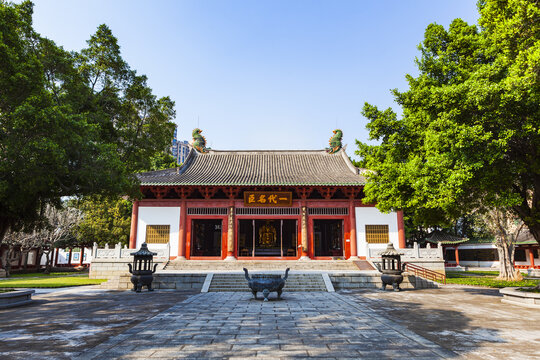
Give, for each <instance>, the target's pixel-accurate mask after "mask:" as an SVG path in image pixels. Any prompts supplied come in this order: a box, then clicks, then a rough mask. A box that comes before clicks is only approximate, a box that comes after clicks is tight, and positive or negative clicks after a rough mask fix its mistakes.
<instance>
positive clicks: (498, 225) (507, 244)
mask: <svg viewBox="0 0 540 360" xmlns="http://www.w3.org/2000/svg"><path fill="white" fill-rule="evenodd" d="M479 217H480V219H481V221H482V223H483V224H485V226H486V227H487V229H488V230H489V232H490V233H491V234H492V235H493V237H494V238H495V246H497V251H498V253H499V263H500V267H499V268H500V271H499V276H498V279H500V280H521V279H522V278H523V277H522V276H521V272H520V271H519V270H517V269H515V268H514V250H515V245H516V240H517V238H518V236H519V234H520V233H521V231H522V230H523V227H524V224H523V221H521V219H519V217H518V216H516V214H515V213H513V212H512V211H509V210H507V209H501V208H490V209H482V210H480V211H479Z"/></svg>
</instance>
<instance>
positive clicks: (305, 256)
mask: <svg viewBox="0 0 540 360" xmlns="http://www.w3.org/2000/svg"><path fill="white" fill-rule="evenodd" d="M300 225H301V234H302V237H301V238H300V239H301V240H300V241H301V244H302V247H301V248H300V260H311V259H310V258H309V247H308V244H309V240H308V219H307V206H306V205H305V203H304V202H302V203H301V221H300Z"/></svg>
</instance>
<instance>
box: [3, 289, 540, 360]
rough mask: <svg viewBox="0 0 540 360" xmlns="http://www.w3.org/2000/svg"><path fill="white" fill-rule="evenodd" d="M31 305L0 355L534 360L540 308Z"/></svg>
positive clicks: (74, 299) (97, 299)
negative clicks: (68, 316) (69, 316)
mask: <svg viewBox="0 0 540 360" xmlns="http://www.w3.org/2000/svg"><path fill="white" fill-rule="evenodd" d="M272 295H274V294H272ZM36 299H37V301H36V304H34V305H30V306H27V307H23V308H19V310H17V311H16V312H15V311H14V310H13V309H12V310H11V311H7V310H2V311H0V318H1V319H2V322H1V323H0V358H2V359H30V358H31V359H34V358H47V359H57V358H58V359H69V358H72V359H117V358H118V359H133V358H136V359H147V358H148V359H153V358H166V359H185V358H199V359H200V358H272V359H278V358H307V357H313V358H339V359H341V358H351V359H352V358H354V359H363V358H368V359H384V358H388V359H394V358H406V359H438V358H452V359H462V358H464V359H469V358H470V359H510V358H511V359H540V353H539V352H538V349H540V312H538V311H536V310H532V309H527V308H519V307H517V306H513V305H507V304H502V303H500V297H499V296H498V293H497V291H496V290H491V289H479V288H452V287H446V288H443V289H430V290H416V291H403V292H401V293H394V292H380V291H377V290H368V289H366V290H361V291H357V292H350V293H347V292H339V293H326V292H314V293H284V299H283V300H281V301H277V300H274V301H270V302H266V303H265V302H262V301H261V300H253V299H251V294H249V293H233V292H225V293H204V294H188V293H182V292H172V291H169V292H167V291H159V292H158V291H156V292H154V293H141V294H134V293H131V292H104V291H102V290H92V289H86V290H79V291H71V292H64V293H62V292H59V293H56V294H54V293H52V294H45V295H38V296H36ZM70 313H71V315H72V318H71V321H70V320H69V319H68V318H66V316H67V315H68V314H70Z"/></svg>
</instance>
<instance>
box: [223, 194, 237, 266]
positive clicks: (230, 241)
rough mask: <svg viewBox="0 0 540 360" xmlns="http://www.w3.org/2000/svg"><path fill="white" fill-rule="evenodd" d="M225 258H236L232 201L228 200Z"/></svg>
mask: <svg viewBox="0 0 540 360" xmlns="http://www.w3.org/2000/svg"><path fill="white" fill-rule="evenodd" d="M225 260H236V257H235V256H234V202H232V201H231V202H230V205H229V211H228V215H227V257H226V258H225Z"/></svg>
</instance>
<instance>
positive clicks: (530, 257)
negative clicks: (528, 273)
mask: <svg viewBox="0 0 540 360" xmlns="http://www.w3.org/2000/svg"><path fill="white" fill-rule="evenodd" d="M529 260H530V261H531V266H530V268H531V269H534V254H533V248H532V246H529Z"/></svg>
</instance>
